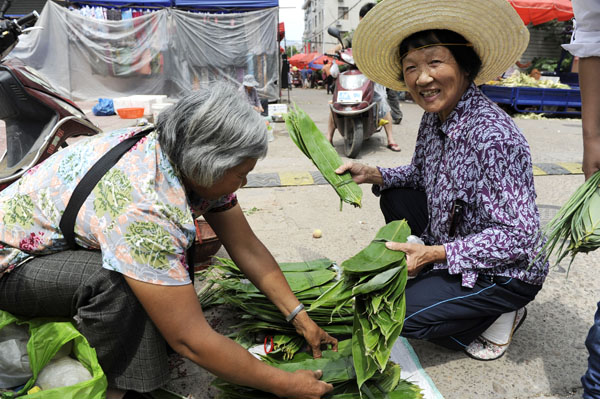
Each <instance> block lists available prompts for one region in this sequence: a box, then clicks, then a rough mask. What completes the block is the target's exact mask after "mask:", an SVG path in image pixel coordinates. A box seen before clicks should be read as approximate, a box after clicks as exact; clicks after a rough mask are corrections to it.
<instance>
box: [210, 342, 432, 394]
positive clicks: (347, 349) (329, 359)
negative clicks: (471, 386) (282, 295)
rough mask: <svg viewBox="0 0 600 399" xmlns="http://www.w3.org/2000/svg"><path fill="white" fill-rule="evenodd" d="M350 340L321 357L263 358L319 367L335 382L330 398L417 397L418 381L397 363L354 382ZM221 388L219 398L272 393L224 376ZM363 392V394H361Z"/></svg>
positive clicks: (291, 367) (289, 367)
mask: <svg viewBox="0 0 600 399" xmlns="http://www.w3.org/2000/svg"><path fill="white" fill-rule="evenodd" d="M352 347H353V344H352V343H351V341H350V340H345V341H341V342H340V343H339V345H338V352H333V351H324V352H323V357H322V358H319V359H313V358H312V356H311V355H310V354H308V353H305V352H303V353H298V354H296V355H295V356H294V357H293V358H292V359H290V360H285V359H282V358H281V356H280V355H277V354H274V353H270V354H269V355H267V356H265V357H263V359H264V361H265V362H267V363H269V364H271V365H273V366H274V367H277V368H280V369H283V370H286V371H289V372H294V371H296V370H322V371H323V377H322V378H321V379H322V380H323V381H325V382H328V383H331V384H333V385H334V390H333V392H331V394H329V395H328V396H327V397H328V398H329V399H360V398H362V397H363V395H364V396H366V397H367V398H369V399H384V398H388V399H419V398H422V397H423V396H422V394H421V390H420V388H419V387H418V386H417V385H414V384H412V383H410V382H408V381H405V380H403V379H401V378H400V367H399V366H398V365H396V364H393V363H391V362H390V363H389V365H388V367H386V369H385V371H384V372H382V373H375V374H374V375H373V376H372V377H371V378H370V379H369V380H368V381H367V382H366V383H365V384H363V385H362V387H361V388H359V386H358V385H357V383H356V372H355V370H354V365H353V364H352V352H353V348H352ZM213 384H214V385H215V386H217V387H218V388H219V389H220V390H221V395H220V398H221V399H253V398H256V399H259V398H260V399H268V398H274V396H272V395H270V394H268V393H265V392H262V391H258V390H256V389H251V388H246V387H241V386H238V385H234V384H230V383H228V382H225V381H223V380H216V381H215V382H214V383H213ZM361 393H362V395H361Z"/></svg>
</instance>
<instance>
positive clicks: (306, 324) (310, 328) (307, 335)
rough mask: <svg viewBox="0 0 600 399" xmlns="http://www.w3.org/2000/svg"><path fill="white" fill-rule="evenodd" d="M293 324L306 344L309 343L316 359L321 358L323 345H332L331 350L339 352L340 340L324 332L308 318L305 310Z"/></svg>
mask: <svg viewBox="0 0 600 399" xmlns="http://www.w3.org/2000/svg"><path fill="white" fill-rule="evenodd" d="M292 324H293V325H294V327H295V328H296V332H297V333H298V334H300V335H302V336H303V337H304V339H305V340H306V342H308V345H309V346H310V349H311V350H312V354H313V357H314V358H315V359H316V358H319V357H321V346H322V345H325V346H327V345H331V349H333V350H334V351H336V352H337V349H338V340H337V339H335V338H333V337H332V336H331V335H329V334H327V333H326V332H325V331H323V329H322V328H321V327H319V326H318V325H317V324H316V323H315V322H314V321H313V320H312V319H311V318H310V317H309V316H308V313H306V311H304V310H303V311H302V312H300V313H298V315H297V316H296V317H295V318H294V320H293V321H292Z"/></svg>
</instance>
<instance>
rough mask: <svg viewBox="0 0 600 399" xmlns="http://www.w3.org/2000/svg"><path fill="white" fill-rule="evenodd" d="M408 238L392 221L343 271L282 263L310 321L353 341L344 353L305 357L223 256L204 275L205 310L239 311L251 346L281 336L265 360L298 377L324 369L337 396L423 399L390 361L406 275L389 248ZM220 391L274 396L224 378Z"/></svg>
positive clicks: (326, 263) (402, 224)
mask: <svg viewBox="0 0 600 399" xmlns="http://www.w3.org/2000/svg"><path fill="white" fill-rule="evenodd" d="M409 235H410V228H409V227H408V224H407V223H406V221H395V222H391V223H389V224H388V225H386V226H384V227H383V228H381V229H380V230H379V232H378V233H377V234H376V236H375V239H374V240H373V241H372V242H371V244H369V245H368V246H367V247H366V248H365V249H363V250H362V251H360V252H359V253H358V254H356V255H355V256H353V257H351V258H350V259H348V260H346V261H345V262H343V263H342V270H341V271H340V270H339V268H337V265H335V264H334V263H333V262H332V261H331V260H329V259H317V260H314V261H309V262H295V263H280V265H279V266H280V268H281V269H282V271H283V273H284V276H285V277H286V279H287V281H288V283H289V285H290V288H291V289H292V291H293V292H294V293H295V295H296V297H297V298H298V299H299V300H300V301H301V302H302V303H304V304H305V306H306V307H307V311H308V313H309V315H310V317H311V318H312V319H313V320H314V321H315V322H316V323H317V324H318V325H319V326H320V327H321V328H323V329H324V330H325V331H327V332H328V333H330V334H332V335H334V336H336V337H344V336H345V337H349V336H350V335H352V339H351V340H347V341H346V342H344V343H343V345H342V343H340V350H339V352H338V354H336V353H335V352H332V351H324V352H323V358H322V359H312V357H311V356H310V355H308V354H306V353H303V352H302V351H301V349H302V347H303V346H305V342H304V339H303V338H302V337H300V336H298V335H296V332H295V330H294V328H293V326H292V325H291V324H289V323H287V322H286V321H285V319H284V317H283V315H282V314H281V313H280V312H279V310H278V309H277V308H276V307H275V306H274V305H273V304H272V303H271V302H270V301H269V300H268V299H267V298H266V297H264V296H263V295H262V294H261V293H260V292H259V291H258V289H257V288H256V287H255V286H254V285H252V284H251V283H250V282H249V281H248V280H246V279H245V276H244V275H243V274H242V273H241V271H240V270H239V269H238V267H237V266H236V265H235V264H234V263H233V261H231V260H229V259H223V258H216V259H217V261H218V263H217V264H216V265H214V266H212V267H211V268H210V269H208V270H206V271H204V272H202V273H200V274H199V275H198V277H199V278H201V279H202V280H203V281H204V287H203V289H201V291H200V292H199V293H198V297H199V299H200V301H201V303H202V306H203V307H204V308H208V307H210V306H213V305H220V304H226V305H229V306H232V307H234V308H236V309H237V310H238V311H240V313H241V315H240V316H239V318H240V320H241V321H240V322H239V323H238V324H237V325H236V326H233V328H234V329H235V330H236V333H234V334H233V336H234V337H235V338H236V340H238V342H240V343H242V344H243V345H245V346H246V347H248V346H250V345H251V344H250V342H251V339H250V338H251V337H253V336H256V335H261V334H262V335H265V334H273V332H275V334H276V335H274V337H273V348H274V350H273V351H272V352H271V353H270V354H269V356H268V357H266V358H265V361H268V362H270V363H271V364H273V365H274V366H275V367H279V368H282V369H285V370H288V368H291V369H290V370H291V371H293V370H296V369H311V370H317V369H321V370H323V372H324V376H323V379H324V380H325V381H329V382H332V383H333V384H334V387H335V391H334V396H332V398H337V399H352V398H358V397H359V396H360V395H361V394H364V395H366V396H367V397H368V398H407V399H410V398H420V397H421V395H420V393H419V392H420V390H419V388H418V387H417V386H414V385H413V384H410V383H408V382H406V381H403V380H400V377H399V376H400V368H399V367H398V366H397V365H395V364H393V363H391V362H389V357H390V353H391V349H392V346H393V344H394V342H395V341H396V339H397V338H398V336H399V335H400V332H401V330H402V326H403V323H404V314H405V310H406V304H405V300H404V287H405V285H406V279H407V274H406V260H405V255H404V253H403V252H398V251H391V250H388V249H387V248H386V247H385V242H386V241H397V242H406V239H407V237H408V236H409ZM336 268H337V270H336ZM340 272H341V276H340ZM288 361H289V362H288ZM217 386H218V387H219V388H220V389H221V390H222V391H223V392H224V396H223V397H224V398H227V399H234V398H254V397H256V398H259V397H260V398H265V397H268V395H267V394H265V393H264V392H259V391H255V390H252V389H249V388H244V387H239V386H236V385H232V384H229V383H226V382H224V381H220V380H219V381H218V382H217ZM386 395H387V396H386Z"/></svg>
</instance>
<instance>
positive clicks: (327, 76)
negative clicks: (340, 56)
mask: <svg viewBox="0 0 600 399" xmlns="http://www.w3.org/2000/svg"><path fill="white" fill-rule="evenodd" d="M321 74H322V76H323V85H324V86H325V89H326V90H327V94H329V92H331V94H333V87H332V83H333V76H331V64H330V63H329V60H324V61H323V68H321Z"/></svg>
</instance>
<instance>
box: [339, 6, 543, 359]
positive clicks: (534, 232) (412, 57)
mask: <svg viewBox="0 0 600 399" xmlns="http://www.w3.org/2000/svg"><path fill="white" fill-rule="evenodd" d="M423 15H427V18H422V17H421V16H423ZM528 38H529V33H528V31H527V28H526V27H525V26H524V25H523V22H522V20H521V18H520V17H519V15H518V14H517V12H516V11H515V10H514V9H513V8H512V6H511V5H510V3H508V2H507V1H506V0H485V1H483V2H478V7H472V0H455V1H452V2H445V1H439V2H431V1H430V0H394V1H383V2H381V3H379V4H378V5H377V6H375V7H374V8H373V9H372V10H371V11H370V12H369V13H368V14H367V15H366V16H365V18H364V19H363V20H362V21H361V23H360V24H359V26H358V28H357V30H356V32H355V34H354V43H353V45H354V47H353V54H354V58H355V60H356V62H357V65H358V66H359V68H360V70H361V71H362V72H363V73H364V74H365V75H366V76H367V77H368V78H369V79H371V80H373V81H375V82H378V83H381V84H382V85H383V86H385V87H390V88H392V89H394V90H408V91H409V93H410V94H411V95H412V97H413V99H414V101H415V102H416V103H417V104H418V105H419V106H420V107H421V108H423V110H424V111H425V112H424V114H423V117H422V119H421V124H420V127H419V131H418V135H417V142H416V145H415V152H414V155H413V158H412V162H411V163H410V164H409V165H405V166H399V167H392V168H384V167H374V166H367V165H361V164H358V163H352V162H347V163H346V164H344V165H342V166H341V167H340V168H338V169H337V170H336V173H340V174H341V173H344V172H350V173H351V174H352V177H353V179H354V181H355V182H356V183H370V184H373V192H374V194H375V195H377V196H380V206H381V210H382V213H383V216H384V218H385V221H386V223H389V222H391V221H393V220H401V219H405V220H406V221H407V222H408V225H409V226H410V229H411V232H412V234H414V235H417V236H420V238H421V239H422V241H423V242H424V244H417V243H397V242H388V243H386V244H385V245H386V247H387V248H388V249H390V250H394V251H402V252H404V253H405V254H406V261H407V271H408V275H409V276H412V277H414V278H413V279H411V280H409V281H408V282H407V284H406V291H405V292H406V318H405V320H404V327H403V330H402V335H403V336H405V337H410V338H418V339H427V340H429V341H431V342H434V343H437V344H439V345H442V346H444V347H447V348H451V349H457V350H462V351H464V352H465V353H466V354H467V355H468V356H470V357H472V358H474V359H477V360H494V359H498V358H499V357H500V356H502V355H503V354H504V353H505V352H506V349H507V348H508V346H509V344H510V342H511V340H512V336H513V334H514V332H515V331H516V329H517V328H519V326H520V325H521V324H522V323H523V321H524V320H525V317H526V315H527V312H526V309H525V306H526V305H527V304H528V303H529V302H530V301H532V300H533V299H534V298H535V296H536V294H537V293H538V291H539V290H540V289H541V288H542V284H543V282H544V280H545V278H546V276H547V273H548V267H549V265H548V262H543V261H542V260H540V259H538V258H536V255H537V251H538V248H539V241H538V238H539V233H538V232H539V228H540V218H539V212H538V209H537V206H536V203H535V198H536V193H535V188H534V181H533V169H532V160H531V154H530V150H529V145H528V144H527V141H526V139H525V137H524V136H523V134H522V132H521V131H520V130H519V128H518V127H517V126H516V124H515V123H514V121H513V120H512V119H511V117H510V116H509V115H508V114H506V112H504V111H503V110H502V109H500V108H499V107H498V106H497V105H496V104H494V103H493V102H492V101H490V100H489V99H488V98H487V97H486V96H485V95H484V94H483V93H482V92H481V91H480V90H479V88H478V87H477V85H479V84H482V83H484V82H486V81H488V80H490V79H491V78H494V77H496V76H498V75H499V74H500V73H502V72H503V71H505V70H506V69H507V68H508V67H509V66H510V65H512V64H513V63H514V62H515V60H516V59H518V58H519V56H520V55H521V54H522V53H523V51H525V49H526V47H527V43H528Z"/></svg>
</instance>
